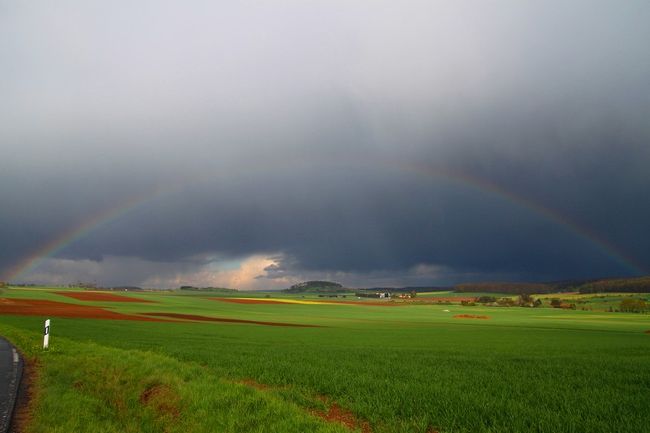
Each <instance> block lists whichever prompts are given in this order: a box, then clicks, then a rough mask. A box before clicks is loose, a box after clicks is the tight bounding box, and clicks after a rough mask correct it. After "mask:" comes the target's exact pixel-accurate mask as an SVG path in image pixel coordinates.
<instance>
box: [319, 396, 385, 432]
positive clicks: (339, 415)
mask: <svg viewBox="0 0 650 433" xmlns="http://www.w3.org/2000/svg"><path fill="white" fill-rule="evenodd" d="M324 402H325V403H326V404H327V403H328V402H327V400H324ZM311 413H312V414H313V415H315V416H317V417H319V418H322V419H324V420H325V421H327V422H335V423H339V424H343V425H344V426H345V427H347V428H349V429H350V430H357V429H360V430H361V431H362V432H363V433H372V429H371V428H370V424H368V422H367V421H360V420H359V419H358V418H357V417H356V416H354V414H353V413H352V412H350V411H349V410H347V409H343V408H342V407H341V406H339V405H338V403H336V402H333V403H331V404H329V406H328V408H327V412H325V411H321V410H314V411H311Z"/></svg>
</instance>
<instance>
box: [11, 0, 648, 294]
mask: <svg viewBox="0 0 650 433" xmlns="http://www.w3.org/2000/svg"><path fill="white" fill-rule="evenodd" d="M2 8H3V13H2V14H1V16H2V18H0V69H1V70H2V71H3V79H2V80H0V93H1V94H2V95H3V98H2V102H0V118H2V119H4V120H3V122H2V123H0V145H1V146H2V155H3V157H2V158H1V159H0V177H1V180H2V183H1V187H0V200H1V201H2V203H3V210H2V212H1V213H0V240H1V241H2V244H3V245H4V247H3V248H2V249H1V250H0V270H2V271H3V273H4V274H7V273H8V269H10V268H11V267H12V266H14V265H15V264H16V263H19V262H20V261H21V260H24V258H25V257H29V256H30V255H32V254H33V253H34V251H37V250H38V249H39V248H40V247H41V246H42V245H44V244H45V243H47V242H49V241H50V240H51V239H54V238H56V237H58V236H60V234H61V233H63V232H65V231H67V230H70V229H71V228H74V227H77V226H80V225H81V224H83V223H84V222H86V221H89V220H90V219H92V218H94V217H97V216H98V215H99V216H101V215H102V214H104V215H108V214H109V212H107V210H109V209H119V208H120V204H123V203H127V202H129V200H132V201H133V200H134V197H145V198H146V197H149V198H148V199H146V200H140V201H139V204H138V205H137V206H135V207H133V208H132V209H130V210H129V209H127V206H122V207H123V210H124V211H125V212H123V214H120V217H119V218H115V219H112V220H110V221H107V222H104V223H102V224H100V225H99V226H98V227H97V228H95V229H93V230H91V231H90V232H89V233H88V234H87V235H85V236H83V237H81V238H80V239H79V240H77V241H76V242H74V243H72V244H70V245H69V246H68V247H66V248H64V249H61V250H60V251H58V252H57V253H56V258H57V259H58V260H64V261H65V262H51V261H50V262H48V263H49V265H48V264H44V265H43V268H42V269H41V270H40V271H37V270H35V271H33V273H32V276H31V278H32V279H37V275H40V277H39V278H41V279H46V278H49V279H52V278H56V276H57V275H59V276H60V275H66V276H70V277H72V276H71V274H70V273H69V272H67V271H66V272H64V271H63V270H62V268H61V266H63V265H65V266H67V267H68V268H67V269H74V270H75V272H77V273H79V274H84V272H83V271H82V269H87V270H88V272H86V273H85V274H84V275H87V276H89V277H91V276H92V275H95V276H97V278H100V279H105V280H108V279H110V278H109V277H108V275H109V272H108V270H110V272H111V275H116V274H120V273H121V275H120V276H119V277H117V278H116V280H119V281H121V282H123V283H128V282H129V281H131V282H147V281H149V282H153V281H156V282H158V283H164V281H173V282H176V281H177V280H176V276H177V275H182V276H183V278H190V275H191V274H192V272H194V273H197V274H199V273H200V274H201V275H204V277H205V278H207V279H209V278H208V277H207V276H206V275H208V273H209V270H210V269H214V266H217V265H215V263H219V262H224V263H225V262H229V261H232V260H234V261H235V262H237V263H249V264H250V263H252V262H251V260H253V259H251V257H255V258H256V259H255V260H257V261H254V262H255V263H256V264H255V266H253V267H251V266H252V265H250V266H249V268H247V271H246V275H247V277H250V278H251V279H254V280H256V281H257V282H258V283H259V284H263V283H264V282H267V283H268V284H271V283H270V281H271V280H274V279H276V280H277V279H279V276H281V277H282V278H285V279H287V280H286V281H289V279H291V278H299V277H309V276H314V277H317V276H318V275H333V276H335V277H338V278H342V279H347V280H348V281H353V282H355V284H356V283H359V284H360V285H364V284H362V280H363V278H368V280H369V281H370V280H373V279H374V280H375V281H377V282H379V281H384V282H387V281H391V282H392V283H395V284H397V283H399V282H400V281H403V282H404V283H405V284H407V283H408V282H410V281H415V280H417V281H418V282H422V283H423V284H424V283H425V282H426V281H428V280H431V284H434V283H436V282H442V283H449V282H454V280H461V279H480V278H509V279H523V278H526V279H536V280H541V279H556V278H573V277H584V276H601V275H622V274H630V273H635V272H638V271H646V270H647V269H649V268H650V255H649V254H648V251H650V241H649V240H648V236H647V234H648V223H647V221H649V220H650V202H648V200H647V198H646V195H647V193H646V191H647V189H648V187H649V186H650V175H648V174H647V170H646V167H647V166H648V163H649V162H650V148H649V147H648V146H647V143H648V142H649V139H650V126H648V122H647V119H648V118H650V100H648V97H647V95H648V94H650V81H649V80H648V78H647V77H649V76H650V53H649V52H648V50H647V48H646V41H647V40H650V29H649V28H648V26H647V25H646V23H647V22H648V19H649V18H650V7H649V6H648V5H647V4H646V3H645V2H628V3H626V4H625V5H624V6H622V5H613V4H612V3H611V2H593V1H590V2H586V1H584V2H583V1H571V2H568V3H567V2H561V3H560V2H557V3H556V2H550V3H549V2H546V3H544V4H531V3H521V2H515V1H501V2H497V3H494V4H475V3H469V2H467V3H466V2H446V1H445V2H416V1H409V2H406V3H401V4H399V5H397V4H395V3H394V2H393V3H391V2H373V3H372V4H370V3H367V2H357V3H353V4H350V3H349V2H347V3H346V2H340V3H337V2H334V3H332V2H309V4H307V3H304V2H297V1H285V2H280V3H276V4H274V5H273V6H272V7H271V5H260V4H255V3H247V2H244V3H238V4H227V3H222V4H214V3H211V2H199V1H196V2H189V3H187V2H185V3H183V4H180V3H174V2H145V1H142V2H136V3H130V4H129V5H128V7H127V6H126V5H124V6H121V5H119V4H104V3H95V2H75V1H65V2H59V3H57V5H56V7H55V6H52V5H50V4H47V3H45V2H40V3H38V2H37V3H28V4H22V3H13V4H6V5H3V6H2ZM36 29H38V31H36ZM414 166H415V167H418V168H417V169H414V168H413V167H414ZM436 173H438V174H436ZM445 173H447V175H445ZM449 173H461V175H457V176H449V175H448V174H449ZM468 176H470V177H471V178H472V179H474V180H472V181H468V180H467V179H468V178H469V177H468ZM463 179H465V180H463ZM481 185H483V186H481ZM490 185H491V186H490ZM155 191H158V194H154V193H153V192H155ZM499 191H500V192H499ZM136 201H137V200H136ZM543 209H546V210H543ZM127 210H128V211H127ZM549 215H550V216H549ZM100 219H101V218H100ZM560 220H564V221H565V222H570V224H569V225H567V224H561V223H559V222H558V221H560ZM581 233H582V234H581ZM588 237H592V239H591V240H590V239H588ZM596 237H597V238H598V240H594V239H595V238H596ZM608 245H609V246H608ZM616 251H619V252H621V251H622V252H624V254H626V255H627V256H628V257H629V258H630V260H627V259H621V258H620V257H618V258H617V257H616V254H618V252H616ZM107 257H111V259H110V263H111V264H110V266H109V265H107V263H108V262H106V260H105V259H106V258H107ZM201 257H211V259H210V260H207V261H206V260H205V259H201ZM265 257H276V258H277V260H271V264H269V265H268V266H270V268H269V269H267V270H266V271H264V266H262V263H263V262H264V260H263V258H265ZM89 259H90V260H91V262H88V261H87V260H89ZM102 259H104V260H102ZM66 260H68V261H66ZM93 260H94V262H92V261H93ZM246 260H249V261H248V262H247V261H246ZM625 260H627V261H628V262H632V261H634V262H636V263H637V265H636V266H637V268H641V269H639V270H638V271H637V270H635V269H634V267H633V266H631V265H630V264H625V263H622V262H623V261H625ZM127 262H128V263H130V264H127ZM53 263H58V265H57V266H59V267H58V268H57V267H56V266H54V265H53ZM62 263H63V264H62ZM93 263H94V264H93ZM102 263H103V265H102ZM157 263H164V264H165V265H164V267H163V266H158V265H157ZM117 264H119V265H120V266H118V265H117ZM136 265H137V266H136ZM258 265H259V266H258ZM48 266H49V267H48ZM84 266H86V268H84ZM102 266H103V267H102ZM260 266H261V267H260ZM217 267H218V266H217ZM258 267H259V270H260V273H259V274H256V275H253V274H254V272H253V269H255V270H257V269H258ZM45 268H47V269H45ZM100 268H101V269H103V270H101V269H100ZM163 268H164V269H166V270H163ZM57 269H58V270H57ZM418 269H419V270H420V271H421V270H422V269H429V270H431V269H435V270H436V271H435V272H433V271H432V272H428V273H426V272H425V273H422V272H421V273H420V274H418V273H417V272H418V271H417V270H418ZM46 271H47V272H46ZM39 272H40V274H39ZM93 272H94V274H93ZM215 272H216V271H215ZM242 272H243V271H242ZM255 272H257V271H255ZM224 275H225V274H224ZM228 275H230V274H228ZM242 275H243V274H242ZM255 277H260V278H255ZM274 277H278V278H274ZM23 278H27V279H28V278H29V276H28V275H24V276H23ZM224 278H225V277H224ZM228 278H230V277H228ZM233 278H234V277H233ZM238 278H239V277H238ZM111 281H113V280H111ZM228 281H230V280H228ZM283 281H284V280H283ZM246 284H248V283H246ZM244 285H245V284H244ZM369 285H370V284H369Z"/></svg>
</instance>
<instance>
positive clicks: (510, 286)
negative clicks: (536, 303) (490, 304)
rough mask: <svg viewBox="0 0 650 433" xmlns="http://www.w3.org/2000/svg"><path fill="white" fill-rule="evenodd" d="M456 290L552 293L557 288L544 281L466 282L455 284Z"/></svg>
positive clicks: (467, 291) (462, 291)
mask: <svg viewBox="0 0 650 433" xmlns="http://www.w3.org/2000/svg"><path fill="white" fill-rule="evenodd" d="M454 291H456V292H459V293H471V292H483V293H511V294H513V295H519V294H522V293H527V294H531V293H552V292H554V291H555V289H554V288H553V287H552V286H551V285H548V284H543V283H496V282H490V283H465V284H457V285H456V286H454Z"/></svg>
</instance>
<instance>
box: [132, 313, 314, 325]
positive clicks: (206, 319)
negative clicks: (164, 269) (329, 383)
mask: <svg viewBox="0 0 650 433" xmlns="http://www.w3.org/2000/svg"><path fill="white" fill-rule="evenodd" d="M142 314H143V315H145V316H155V317H171V318H174V319H185V320H198V321H201V322H229V323H249V324H253V325H265V326H292V327H296V328H321V326H318V325H302V324H298V323H282V322H261V321H259V320H244V319H226V318H224V317H208V316H196V315H194V314H178V313H142Z"/></svg>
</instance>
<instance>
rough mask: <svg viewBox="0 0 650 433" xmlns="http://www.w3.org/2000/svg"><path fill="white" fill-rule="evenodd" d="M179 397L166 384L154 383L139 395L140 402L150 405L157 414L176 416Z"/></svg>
mask: <svg viewBox="0 0 650 433" xmlns="http://www.w3.org/2000/svg"><path fill="white" fill-rule="evenodd" d="M180 400H181V399H180V397H179V396H178V394H176V393H175V392H174V391H173V390H172V389H171V388H170V387H169V386H167V385H154V386H151V387H149V388H147V389H145V390H144V391H143V392H142V394H141V395H140V403H142V404H143V405H145V406H149V407H151V408H152V409H153V410H154V411H155V412H156V413H157V414H158V415H159V416H162V417H164V416H170V417H172V418H178V416H179V415H180V410H179V409H178V408H179V406H180Z"/></svg>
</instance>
